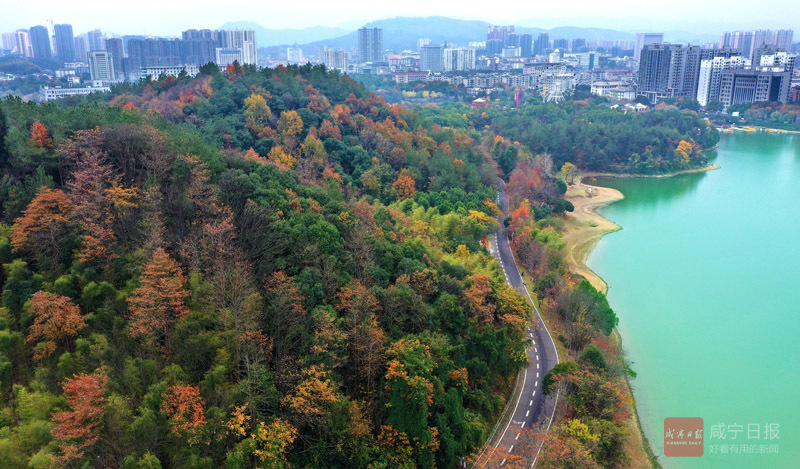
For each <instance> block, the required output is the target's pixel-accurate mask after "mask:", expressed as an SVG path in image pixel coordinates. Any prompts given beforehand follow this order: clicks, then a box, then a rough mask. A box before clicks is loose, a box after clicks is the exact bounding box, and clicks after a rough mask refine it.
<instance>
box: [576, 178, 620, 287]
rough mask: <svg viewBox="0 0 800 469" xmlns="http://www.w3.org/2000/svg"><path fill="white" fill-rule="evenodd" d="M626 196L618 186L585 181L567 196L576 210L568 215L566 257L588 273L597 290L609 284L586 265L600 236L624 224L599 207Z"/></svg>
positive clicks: (581, 270)
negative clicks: (600, 212)
mask: <svg viewBox="0 0 800 469" xmlns="http://www.w3.org/2000/svg"><path fill="white" fill-rule="evenodd" d="M590 194H591V195H590ZM623 197H624V196H623V195H622V193H621V192H620V191H618V190H616V189H611V188H608V187H598V186H590V185H588V184H584V183H582V182H578V183H576V184H574V185H572V186H570V187H569V189H568V190H567V194H566V199H567V200H569V201H570V202H572V204H573V205H574V206H575V211H574V212H572V213H570V214H568V215H567V217H566V226H565V228H566V230H565V232H564V241H565V242H566V243H567V247H566V253H565V254H566V255H565V257H566V260H567V264H568V266H569V270H570V271H571V272H574V273H576V274H579V275H581V276H583V277H585V278H586V279H587V280H588V281H589V282H590V283H591V284H592V285H593V286H594V287H595V288H596V289H597V290H599V291H602V292H604V293H605V292H606V291H607V290H608V285H606V282H605V281H604V280H603V279H602V278H601V277H600V276H599V275H597V274H596V273H594V272H593V271H592V269H590V268H589V267H587V266H586V259H587V258H588V257H589V253H590V252H592V249H594V247H595V245H596V244H597V242H598V241H600V238H602V237H603V236H604V235H606V234H607V233H611V232H614V231H617V230H619V229H620V226H619V225H617V224H616V223H614V222H612V221H611V220H608V219H605V218H603V217H601V216H600V215H598V214H597V213H596V212H595V211H596V210H597V209H598V208H600V207H603V206H605V205H608V204H610V203H613V202H616V201H617V200H620V199H622V198H623Z"/></svg>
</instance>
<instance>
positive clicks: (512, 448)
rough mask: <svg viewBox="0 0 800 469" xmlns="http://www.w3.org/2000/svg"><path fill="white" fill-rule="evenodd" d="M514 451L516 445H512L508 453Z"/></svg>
mask: <svg viewBox="0 0 800 469" xmlns="http://www.w3.org/2000/svg"><path fill="white" fill-rule="evenodd" d="M512 451H514V445H511V448H508V452H509V453H510V452H512Z"/></svg>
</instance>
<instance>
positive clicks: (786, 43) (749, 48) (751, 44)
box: [719, 29, 794, 63]
mask: <svg viewBox="0 0 800 469" xmlns="http://www.w3.org/2000/svg"><path fill="white" fill-rule="evenodd" d="M793 35H794V31H792V30H791V29H781V30H777V31H772V30H768V29H760V30H757V31H729V32H726V33H724V34H723V35H722V36H721V37H720V40H719V45H720V47H722V46H730V47H732V48H734V49H739V51H741V53H742V55H743V56H745V57H747V58H749V59H751V60H753V59H754V58H755V57H754V56H755V52H756V50H758V49H759V48H761V47H764V46H770V45H772V46H776V47H777V48H778V49H783V50H786V51H789V50H791V48H792V37H793ZM753 62H754V63H755V61H754V60H753Z"/></svg>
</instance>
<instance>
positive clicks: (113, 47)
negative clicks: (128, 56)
mask: <svg viewBox="0 0 800 469" xmlns="http://www.w3.org/2000/svg"><path fill="white" fill-rule="evenodd" d="M106 50H107V51H108V52H109V53H110V54H111V60H112V61H113V62H114V73H115V74H116V76H115V79H116V78H119V75H123V76H124V74H125V69H124V68H123V66H122V61H123V59H124V58H125V52H124V48H123V46H122V38H121V37H114V38H110V39H106Z"/></svg>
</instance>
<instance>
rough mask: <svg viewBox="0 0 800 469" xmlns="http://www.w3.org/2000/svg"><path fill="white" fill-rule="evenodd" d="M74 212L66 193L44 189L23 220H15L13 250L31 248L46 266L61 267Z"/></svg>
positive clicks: (35, 198)
mask: <svg viewBox="0 0 800 469" xmlns="http://www.w3.org/2000/svg"><path fill="white" fill-rule="evenodd" d="M74 209H75V207H74V206H73V205H72V202H70V200H69V198H68V197H67V195H66V194H65V193H64V192H63V191H62V190H60V189H48V188H47V187H44V186H42V187H40V188H39V191H38V192H37V193H36V196H35V197H34V198H33V200H32V201H31V202H30V204H28V208H26V209H25V210H24V211H23V212H22V216H21V217H19V218H17V219H16V220H14V225H13V226H12V227H11V246H12V248H13V250H14V251H17V252H19V251H21V250H22V249H24V248H29V249H30V250H31V251H32V252H33V253H34V254H36V255H37V256H38V257H39V258H40V259H42V260H43V261H44V262H49V263H51V264H52V266H53V267H55V266H57V265H58V263H59V262H60V260H61V246H62V242H63V241H64V237H65V235H66V234H67V230H68V226H69V224H70V220H71V219H72V213H73V211H74Z"/></svg>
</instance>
